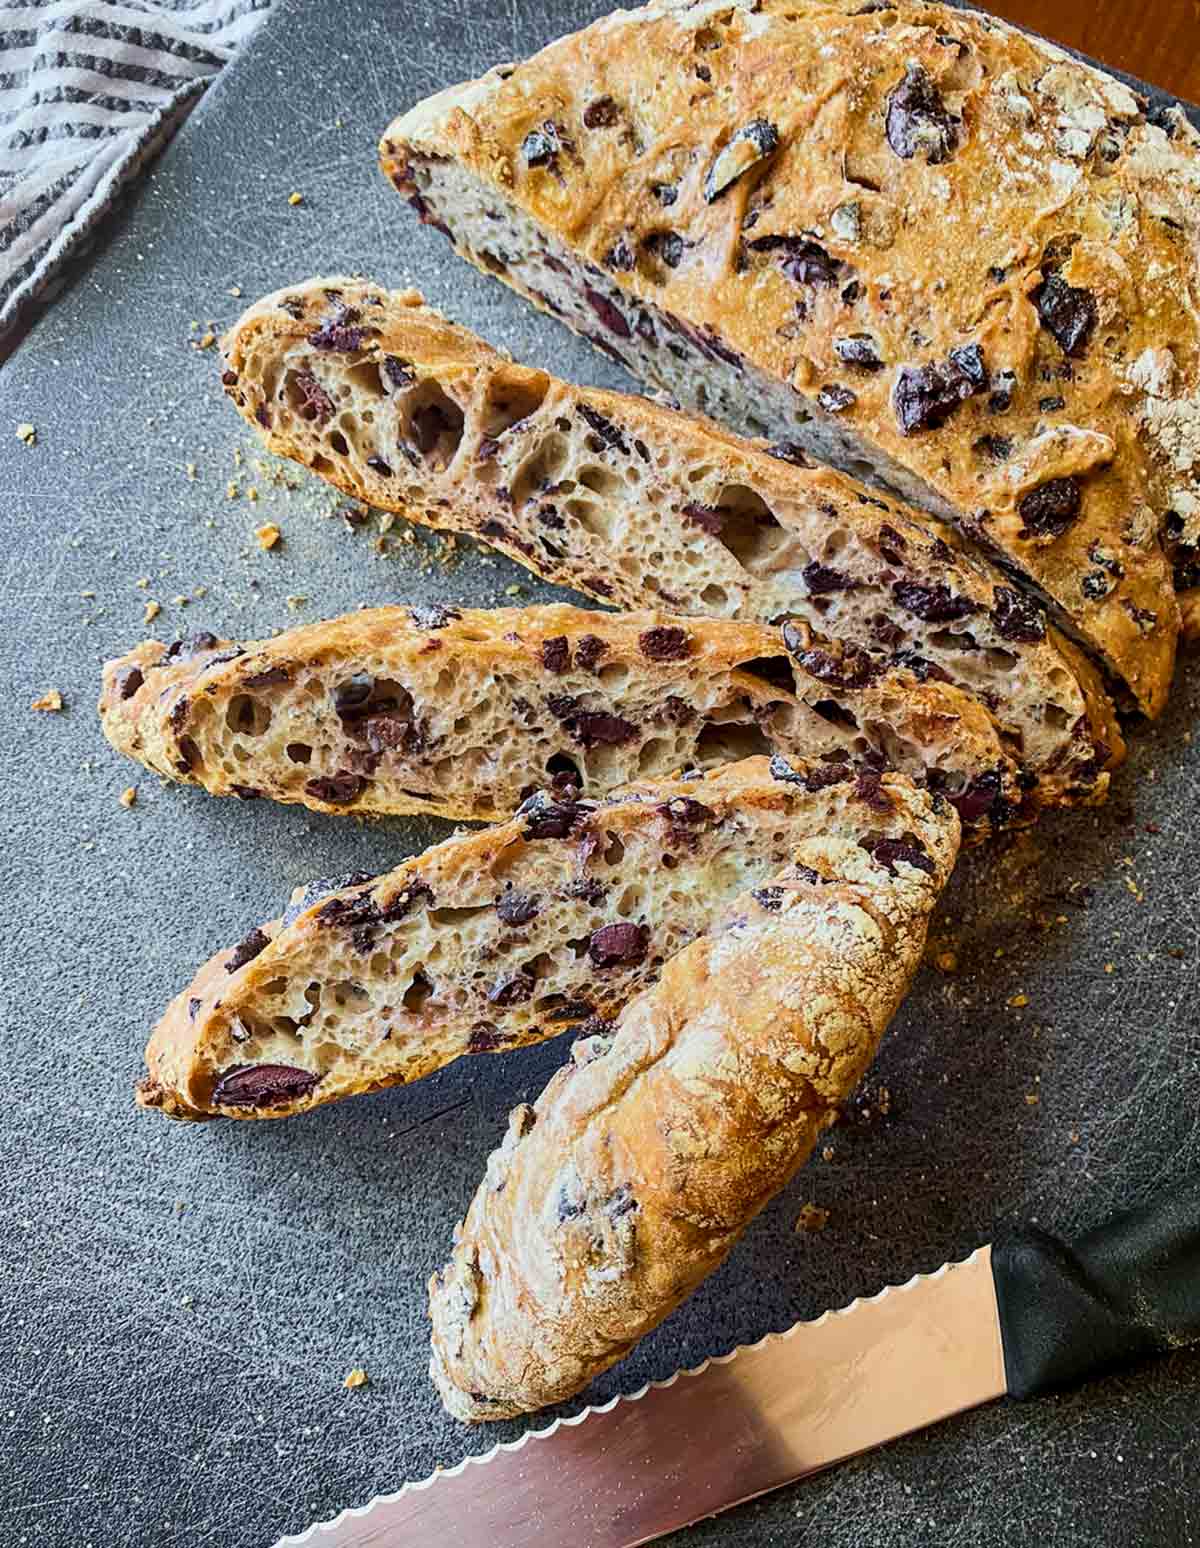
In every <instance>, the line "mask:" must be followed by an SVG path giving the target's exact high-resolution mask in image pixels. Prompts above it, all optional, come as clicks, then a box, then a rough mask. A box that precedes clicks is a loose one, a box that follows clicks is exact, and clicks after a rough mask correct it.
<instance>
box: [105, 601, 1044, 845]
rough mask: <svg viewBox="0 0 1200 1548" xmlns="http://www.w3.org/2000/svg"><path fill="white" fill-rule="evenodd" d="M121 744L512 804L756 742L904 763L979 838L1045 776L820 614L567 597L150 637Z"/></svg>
mask: <svg viewBox="0 0 1200 1548" xmlns="http://www.w3.org/2000/svg"><path fill="white" fill-rule="evenodd" d="M100 713H101V716H102V720H103V725H104V730H105V734H106V735H107V736H108V738H109V740H110V741H111V742H112V743H113V745H114V746H115V747H117V748H118V749H119V750H120V751H122V752H124V753H126V754H127V755H128V756H130V757H132V758H136V759H138V760H139V762H141V763H144V764H145V765H146V766H147V767H148V768H151V769H154V770H156V771H157V772H158V773H160V774H165V775H167V776H168V777H169V778H172V779H178V780H182V781H186V782H189V783H191V784H197V785H202V786H203V787H204V788H205V789H206V790H209V791H211V792H212V793H213V794H215V795H236V796H240V797H243V798H246V797H250V796H270V797H271V798H273V799H274V800H277V801H291V802H301V803H303V804H304V805H306V806H310V807H312V808H313V809H314V810H317V811H351V812H358V813H376V814H382V813H406V812H408V813H412V812H420V813H426V814H429V815H433V816H440V817H449V818H476V819H481V820H484V821H491V820H494V819H497V818H504V817H509V816H511V815H512V813H513V812H515V811H516V809H517V807H518V806H520V804H521V802H522V801H523V800H525V798H526V797H527V796H529V795H530V794H532V793H533V791H535V790H538V789H541V788H542V787H543V786H547V787H549V788H551V789H552V790H553V791H554V793H555V794H556V795H558V796H559V797H570V798H575V797H578V796H580V795H582V796H586V797H588V798H593V797H598V796H603V795H607V794H608V793H609V792H611V791H613V790H614V789H616V788H618V787H619V786H622V785H625V784H628V783H629V782H630V781H631V780H635V779H655V778H665V777H667V776H668V775H670V774H673V773H675V772H677V771H679V770H681V769H696V770H700V771H706V770H709V769H712V768H715V767H718V766H719V765H720V764H722V763H725V762H729V761H732V760H736V759H738V758H742V757H747V756H751V755H753V754H756V753H770V752H780V753H784V754H787V755H788V756H797V757H801V758H805V759H814V758H820V759H823V760H825V761H826V762H827V765H828V767H830V768H833V767H835V765H836V764H837V761H838V760H839V759H840V760H843V762H844V763H845V765H846V767H847V768H848V767H849V766H850V765H851V764H860V765H862V766H864V767H867V768H869V769H875V770H878V769H882V768H898V769H900V770H902V771H903V772H905V773H908V774H910V775H912V776H913V777H914V778H915V779H917V780H918V781H919V782H920V783H922V784H930V785H931V786H932V788H934V789H936V790H938V791H940V792H942V793H943V794H945V795H946V796H947V797H948V798H949V799H950V800H951V801H953V802H954V803H955V805H956V806H958V807H959V809H960V811H961V813H962V816H963V818H964V820H966V821H968V822H969V823H970V824H971V825H972V829H973V831H974V832H976V833H977V834H979V835H983V834H986V833H987V832H989V831H991V830H992V829H993V828H995V827H999V826H1006V825H1009V824H1011V823H1013V822H1017V821H1021V820H1026V819H1027V818H1028V817H1029V816H1030V815H1031V814H1032V812H1033V811H1034V810H1035V809H1036V804H1037V796H1038V793H1039V792H1038V791H1037V790H1036V789H1035V790H1034V791H1033V792H1032V793H1026V792H1025V791H1023V789H1022V788H1021V781H1020V780H1019V779H1018V770H1017V768H1016V766H1015V764H1014V763H1013V761H1012V759H1011V758H1010V757H1009V756H1008V754H1007V752H1006V751H1005V748H1004V746H1003V745H1002V743H1001V739H1000V736H999V734H998V731H997V727H996V725H995V723H994V722H993V720H992V719H991V717H990V716H989V714H988V712H987V711H986V710H985V709H984V708H983V707H982V706H981V705H980V704H979V703H977V702H976V701H975V700H973V699H972V698H970V697H969V696H968V695H967V694H965V693H963V692H962V691H961V690H960V689H958V688H955V687H953V686H951V685H950V684H947V683H943V682H937V681H933V680H930V681H926V682H922V681H920V679H919V677H918V675H917V674H916V673H914V671H913V670H912V669H911V668H910V667H887V668H885V667H884V666H883V665H882V663H880V662H878V661H876V660H875V659H874V658H869V657H866V656H864V655H863V654H862V653H861V652H859V651H855V650H852V649H842V648H841V647H840V646H838V645H835V644H833V643H831V642H829V641H821V642H820V643H816V642H814V641H813V640H812V639H811V637H810V636H809V634H808V631H807V630H806V629H805V627H804V625H803V624H800V623H788V624H785V625H783V627H782V628H781V629H771V628H768V627H767V626H766V625H763V624H752V623H739V622H737V621H735V620H732V619H711V618H710V619H696V618H676V617H673V616H672V615H670V614H665V613H649V612H646V613H598V612H586V611H584V610H583V609H580V608H575V607H568V606H564V605H561V604H552V605H548V606H541V607H527V608H497V609H495V610H492V611H488V610H484V609H470V608H462V609H458V608H448V607H441V606H436V605H435V606H423V607H411V608H401V607H389V608H374V609H371V610H369V611H367V610H364V611H361V612H357V613H348V614H347V615H346V616H345V617H342V618H335V619H333V620H332V621H330V622H328V623H318V624H310V625H307V626H306V627H303V628H299V629H292V630H289V631H288V632H287V633H285V634H281V635H278V636H276V637H275V638H274V639H270V640H260V641H256V642H255V641H252V642H248V643H246V644H241V645H238V644H232V643H231V642H229V641H228V640H219V639H217V638H216V637H215V636H213V635H194V636H192V637H191V638H190V639H188V640H184V641H178V642H176V644H174V645H171V646H169V647H164V646H163V645H161V644H160V643H159V642H158V641H147V642H146V643H144V644H142V645H139V646H138V647H137V648H136V649H134V650H132V651H130V652H129V654H128V655H125V656H122V657H120V658H119V659H118V660H116V661H112V662H109V663H108V665H107V666H106V667H105V669H104V687H103V694H102V697H101V701H100Z"/></svg>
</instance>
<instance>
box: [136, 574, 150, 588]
mask: <svg viewBox="0 0 1200 1548" xmlns="http://www.w3.org/2000/svg"><path fill="white" fill-rule="evenodd" d="M133 584H134V585H135V586H136V587H137V588H138V590H139V591H145V589H146V587H147V586H148V585H149V584H150V577H149V576H148V575H139V576H138V578H137V580H135V581H134V583H133Z"/></svg>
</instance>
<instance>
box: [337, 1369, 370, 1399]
mask: <svg viewBox="0 0 1200 1548" xmlns="http://www.w3.org/2000/svg"><path fill="white" fill-rule="evenodd" d="M369 1380H370V1377H369V1376H368V1375H367V1373H366V1371H364V1370H363V1368H362V1366H361V1365H356V1366H355V1367H354V1369H353V1370H352V1371H350V1372H349V1373H348V1374H347V1376H346V1379H345V1381H344V1382H343V1383H342V1385H343V1386H344V1387H349V1388H350V1390H351V1391H352V1392H353V1390H354V1389H355V1387H365V1386H366V1384H367V1382H368V1381H369Z"/></svg>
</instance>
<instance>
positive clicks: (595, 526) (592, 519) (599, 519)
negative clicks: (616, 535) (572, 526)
mask: <svg viewBox="0 0 1200 1548" xmlns="http://www.w3.org/2000/svg"><path fill="white" fill-rule="evenodd" d="M563 509H564V510H565V511H566V513H567V515H568V516H573V517H574V518H575V520H576V521H577V522H578V523H579V525H580V526H581V527H582V528H583V530H584V531H585V532H590V533H591V534H592V536H593V537H598V538H599V539H600V540H601V541H602V542H605V543H607V542H609V541H610V540H611V537H612V525H613V519H614V517H615V516H616V512H615V511H614V510H613V509H612V507H611V506H606V505H596V504H595V503H594V502H593V501H591V500H581V499H579V498H578V497H576V498H575V499H572V500H568V501H567V503H566V505H565V506H564V507H563Z"/></svg>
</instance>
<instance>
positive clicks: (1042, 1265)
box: [276, 1175, 1200, 1548]
mask: <svg viewBox="0 0 1200 1548" xmlns="http://www.w3.org/2000/svg"><path fill="white" fill-rule="evenodd" d="M1198 1339H1200V1175H1197V1176H1195V1177H1192V1178H1190V1179H1188V1180H1187V1181H1185V1182H1184V1183H1182V1184H1180V1185H1178V1186H1177V1187H1175V1188H1173V1189H1172V1190H1171V1191H1170V1192H1168V1193H1167V1194H1166V1195H1164V1196H1163V1197H1161V1198H1160V1199H1159V1200H1158V1201H1157V1202H1156V1203H1154V1204H1151V1205H1150V1206H1148V1207H1146V1208H1143V1209H1139V1210H1135V1211H1134V1212H1132V1213H1130V1214H1126V1215H1122V1216H1120V1217H1119V1218H1117V1219H1114V1220H1111V1221H1109V1222H1108V1223H1107V1224H1106V1225H1103V1226H1101V1227H1099V1228H1098V1229H1097V1230H1094V1231H1092V1232H1090V1233H1089V1234H1088V1235H1086V1236H1083V1237H1080V1238H1079V1239H1078V1240H1077V1241H1075V1242H1073V1243H1070V1244H1068V1243H1067V1242H1064V1241H1061V1240H1059V1239H1058V1238H1057V1237H1054V1236H1051V1235H1049V1234H1048V1233H1047V1232H1044V1231H1041V1230H1038V1229H1037V1228H1035V1227H1030V1228H1028V1229H1025V1230H1021V1231H1015V1232H1012V1233H1010V1234H1008V1235H1006V1236H1004V1237H1002V1238H999V1239H998V1240H997V1241H996V1242H995V1243H994V1244H992V1245H991V1246H986V1247H980V1248H979V1249H978V1250H977V1251H976V1252H974V1253H972V1255H971V1256H970V1257H969V1258H967V1259H966V1260H965V1261H964V1262H961V1263H948V1264H945V1265H944V1266H943V1267H942V1268H940V1269H938V1270H937V1271H936V1272H935V1273H931V1274H918V1275H917V1276H916V1277H915V1278H913V1279H910V1280H909V1281H908V1283H907V1284H903V1285H897V1286H894V1287H892V1288H890V1289H886V1290H882V1291H881V1292H880V1293H879V1294H878V1295H875V1296H872V1297H870V1298H869V1299H866V1300H857V1301H854V1302H853V1303H852V1304H851V1305H849V1306H847V1307H845V1308H844V1309H843V1310H840V1311H831V1312H826V1313H825V1315H824V1316H822V1317H819V1318H818V1319H817V1320H816V1321H815V1322H798V1323H796V1324H795V1325H794V1326H793V1327H791V1328H789V1329H788V1330H787V1332H785V1333H778V1334H768V1335H767V1337H765V1338H763V1339H761V1340H760V1341H759V1342H758V1343H757V1344H752V1345H749V1346H746V1347H743V1348H740V1349H737V1350H735V1351H734V1352H733V1353H732V1354H729V1355H723V1356H718V1357H716V1358H714V1359H711V1360H708V1361H706V1362H705V1363H704V1364H703V1365H701V1366H700V1367H698V1368H697V1369H696V1370H688V1371H680V1372H678V1373H677V1374H676V1375H674V1376H672V1377H671V1378H670V1379H669V1380H668V1381H664V1382H652V1383H651V1384H650V1385H648V1386H646V1387H643V1388H642V1389H641V1391H640V1392H635V1393H633V1394H632V1395H631V1396H629V1397H616V1398H613V1399H612V1400H611V1402H608V1403H604V1404H602V1405H600V1406H599V1407H593V1408H586V1409H585V1410H584V1411H583V1412H582V1413H581V1414H579V1415H577V1416H575V1417H573V1418H570V1419H559V1420H557V1421H555V1423H553V1424H551V1425H550V1426H549V1428H548V1429H542V1430H530V1431H528V1432H527V1433H526V1434H525V1435H524V1436H522V1438H521V1439H520V1440H517V1441H514V1442H504V1443H502V1444H500V1445H498V1446H495V1447H493V1449H492V1450H491V1451H489V1452H486V1453H484V1454H483V1455H480V1456H469V1457H466V1458H465V1459H464V1460H463V1461H462V1462H460V1463H459V1464H458V1465H457V1466H456V1467H452V1468H449V1469H447V1470H445V1471H438V1472H436V1473H434V1474H433V1475H432V1477H430V1478H427V1479H425V1480H424V1481H423V1482H421V1483H409V1484H405V1485H404V1487H403V1488H401V1489H400V1490H399V1491H398V1492H397V1493H395V1494H389V1495H381V1496H379V1497H377V1498H376V1499H375V1500H373V1501H372V1502H371V1503H370V1504H369V1505H366V1506H364V1507H362V1508H361V1509H350V1510H344V1511H343V1512H342V1513H341V1514H340V1515H339V1516H338V1517H337V1518H336V1519H335V1520H333V1521H330V1522H325V1523H320V1524H317V1525H314V1526H312V1527H310V1528H309V1529H308V1531H306V1532H304V1533H303V1534H301V1535H300V1536H299V1537H285V1538H283V1539H282V1540H281V1542H280V1543H279V1544H277V1545H276V1548H295V1545H303V1548H450V1545H453V1548H529V1545H530V1544H536V1545H537V1548H635V1545H637V1544H639V1543H648V1542H652V1541H653V1540H654V1539H655V1538H657V1537H661V1536H663V1535H664V1534H665V1533H668V1532H673V1531H676V1530H677V1529H679V1528H681V1527H685V1526H688V1525H689V1524H691V1523H692V1522H695V1521H698V1520H701V1519H702V1518H704V1517H706V1516H713V1515H716V1514H717V1513H718V1512H719V1511H723V1510H727V1509H728V1508H729V1507H730V1506H732V1505H737V1504H740V1503H742V1502H743V1501H745V1500H750V1499H754V1498H755V1497H756V1496H757V1495H760V1494H766V1493H767V1492H768V1491H770V1490H772V1489H777V1488H779V1487H780V1486H781V1485H782V1484H786V1483H791V1482H792V1481H794V1480H795V1479H798V1478H803V1477H805V1476H806V1475H807V1474H810V1473H815V1472H817V1471H819V1470H821V1469H823V1468H827V1467H830V1466H832V1465H833V1464H834V1463H836V1462H840V1461H842V1460H843V1459H845V1458H847V1457H852V1456H855V1455H857V1454H858V1453H860V1452H863V1451H867V1450H869V1449H870V1448H871V1447H874V1446H880V1445H882V1444H884V1442H886V1441H889V1440H894V1439H895V1438H896V1437H897V1436H900V1435H907V1434H909V1433H910V1432H911V1431H914V1430H920V1429H923V1428H924V1427H925V1426H926V1425H930V1424H935V1423H937V1421H938V1420H941V1419H947V1418H949V1417H950V1416H951V1415H953V1414H957V1413H961V1412H962V1411H963V1410H965V1409H968V1408H974V1407H976V1406H977V1405H979V1404H981V1403H989V1402H991V1401H992V1400H993V1399H996V1398H1000V1397H1004V1396H1008V1397H1010V1398H1018V1399H1028V1398H1033V1397H1036V1396H1038V1395H1039V1394H1040V1393H1045V1392H1050V1391H1053V1390H1055V1389H1057V1388H1061V1387H1064V1386H1069V1385H1073V1384H1075V1383H1077V1382H1080V1381H1082V1380H1084V1379H1085V1378H1086V1377H1089V1376H1094V1375H1097V1374H1098V1373H1100V1372H1102V1371H1105V1370H1108V1369H1111V1368H1112V1367H1114V1366H1116V1365H1119V1364H1124V1363H1126V1362H1128V1361H1131V1360H1135V1359H1139V1358H1142V1357H1144V1356H1147V1355H1151V1354H1157V1353H1163V1352H1166V1351H1168V1350H1173V1349H1178V1348H1182V1347H1183V1346H1185V1345H1187V1344H1190V1343H1193V1342H1195V1341H1197V1340H1198Z"/></svg>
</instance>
